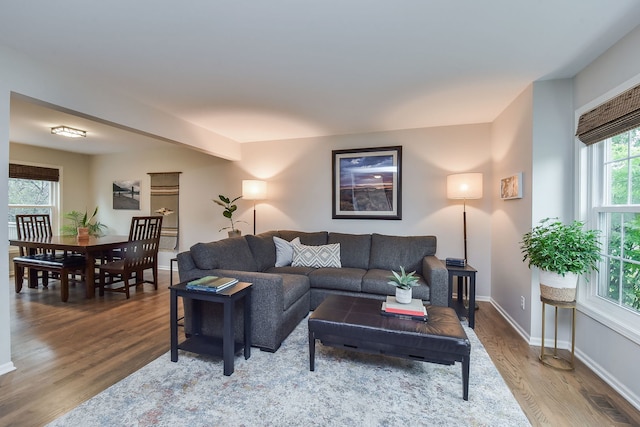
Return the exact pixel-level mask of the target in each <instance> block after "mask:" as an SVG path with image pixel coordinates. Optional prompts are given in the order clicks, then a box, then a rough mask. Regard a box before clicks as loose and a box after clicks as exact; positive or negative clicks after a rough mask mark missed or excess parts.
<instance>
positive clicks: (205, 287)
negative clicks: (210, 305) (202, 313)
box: [186, 276, 238, 292]
mask: <svg viewBox="0 0 640 427" xmlns="http://www.w3.org/2000/svg"><path fill="white" fill-rule="evenodd" d="M236 283H238V279H234V278H232V277H218V276H204V277H202V278H200V279H196V280H192V281H190V282H189V283H187V286H186V288H187V289H190V290H192V291H206V292H220V291H223V290H225V289H227V288H229V287H231V286H233V285H235V284H236Z"/></svg>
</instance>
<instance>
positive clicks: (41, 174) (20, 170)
mask: <svg viewBox="0 0 640 427" xmlns="http://www.w3.org/2000/svg"><path fill="white" fill-rule="evenodd" d="M9 178H17V179H33V180H37V181H53V182H58V181H60V171H59V170H58V169H54V168H43V167H40V166H29V165H18V164H15V163H9Z"/></svg>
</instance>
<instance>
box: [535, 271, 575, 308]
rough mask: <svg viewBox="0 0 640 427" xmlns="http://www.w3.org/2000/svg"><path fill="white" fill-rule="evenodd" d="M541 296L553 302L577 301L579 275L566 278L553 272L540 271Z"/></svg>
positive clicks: (569, 275) (568, 275)
mask: <svg viewBox="0 0 640 427" xmlns="http://www.w3.org/2000/svg"><path fill="white" fill-rule="evenodd" d="M539 279H540V296H541V297H543V298H546V299H549V300H552V301H561V302H572V301H575V300H576V286H577V284H578V275H577V274H575V273H567V274H565V275H564V276H562V275H560V274H557V273H553V272H551V271H544V270H540V276H539Z"/></svg>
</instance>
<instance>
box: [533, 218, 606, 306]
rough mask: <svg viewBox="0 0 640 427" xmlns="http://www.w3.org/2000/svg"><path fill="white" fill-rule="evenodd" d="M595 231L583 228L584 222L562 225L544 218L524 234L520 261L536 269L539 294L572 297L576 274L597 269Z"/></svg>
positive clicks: (565, 299) (559, 298)
mask: <svg viewBox="0 0 640 427" xmlns="http://www.w3.org/2000/svg"><path fill="white" fill-rule="evenodd" d="M599 238H600V232H599V230H586V229H584V223H583V222H581V221H574V222H573V223H571V224H569V225H566V224H563V223H562V222H560V221H558V219H557V218H553V219H552V218H546V219H543V220H542V221H540V223H539V224H538V225H537V226H536V227H534V228H533V229H532V230H531V231H529V232H528V233H526V234H524V236H523V238H522V241H521V242H520V244H521V246H520V249H521V250H522V253H523V254H524V257H523V259H522V261H523V262H524V261H527V262H528V265H529V267H531V266H534V267H538V268H539V269H540V295H541V296H542V297H543V298H546V299H550V300H553V301H563V302H570V301H574V300H575V299H576V286H577V283H578V277H579V276H581V275H583V274H587V273H589V272H591V271H597V270H598V263H599V262H600V260H601V255H600V239H599Z"/></svg>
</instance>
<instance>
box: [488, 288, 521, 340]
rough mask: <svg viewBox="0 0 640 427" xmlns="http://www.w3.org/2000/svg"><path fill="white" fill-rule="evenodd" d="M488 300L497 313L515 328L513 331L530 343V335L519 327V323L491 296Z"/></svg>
mask: <svg viewBox="0 0 640 427" xmlns="http://www.w3.org/2000/svg"><path fill="white" fill-rule="evenodd" d="M489 302H490V303H491V305H492V306H493V307H494V308H495V309H496V310H498V313H500V315H502V317H503V318H504V320H506V321H507V323H509V324H510V325H511V327H512V328H513V329H515V331H516V332H517V333H518V334H519V335H520V336H521V337H522V339H524V340H525V341H526V343H527V344H529V345H531V336H529V334H528V333H527V332H526V331H525V330H524V329H522V327H520V325H519V324H518V323H517V322H516V321H515V320H513V318H512V317H511V316H509V313H507V312H506V311H505V310H503V308H502V307H501V306H500V304H498V303H497V302H496V300H494V299H493V298H491V299H490V300H489Z"/></svg>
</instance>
